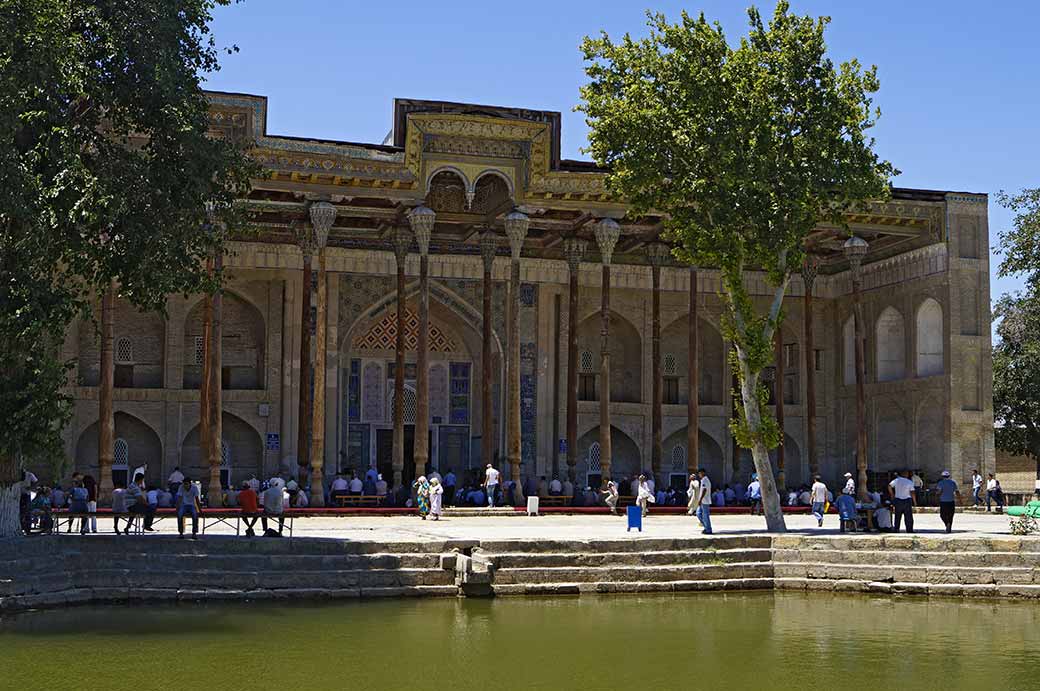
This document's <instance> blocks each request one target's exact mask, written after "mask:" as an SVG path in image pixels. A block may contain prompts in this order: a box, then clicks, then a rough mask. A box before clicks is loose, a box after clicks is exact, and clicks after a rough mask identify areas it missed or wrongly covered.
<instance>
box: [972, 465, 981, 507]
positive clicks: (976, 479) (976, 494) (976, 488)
mask: <svg viewBox="0 0 1040 691" xmlns="http://www.w3.org/2000/svg"><path fill="white" fill-rule="evenodd" d="M971 500H972V507H973V508H976V509H977V508H979V507H980V506H982V473H980V472H979V469H978V468H973V469H972V471H971Z"/></svg>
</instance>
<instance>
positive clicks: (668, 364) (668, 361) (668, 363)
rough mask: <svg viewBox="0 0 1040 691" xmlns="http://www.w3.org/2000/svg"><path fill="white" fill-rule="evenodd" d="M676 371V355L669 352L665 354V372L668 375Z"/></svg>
mask: <svg viewBox="0 0 1040 691" xmlns="http://www.w3.org/2000/svg"><path fill="white" fill-rule="evenodd" d="M675 372H676V362H675V356H674V355H672V354H671V353H668V354H667V355H665V356H664V373H665V374H666V375H674V374H675Z"/></svg>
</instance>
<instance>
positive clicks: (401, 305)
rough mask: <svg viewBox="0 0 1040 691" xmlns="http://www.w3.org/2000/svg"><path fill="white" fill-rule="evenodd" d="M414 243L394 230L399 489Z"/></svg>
mask: <svg viewBox="0 0 1040 691" xmlns="http://www.w3.org/2000/svg"><path fill="white" fill-rule="evenodd" d="M411 245H412V234H411V233H410V232H409V231H408V229H407V228H405V227H404V226H398V227H397V229H396V231H395V233H394V257H396V259H397V342H396V344H395V352H394V411H393V413H394V442H393V443H394V447H393V459H392V465H393V470H394V484H393V487H394V489H400V487H401V482H402V480H403V474H404V310H405V276H404V265H405V262H406V261H407V260H408V250H409V249H410V248H411Z"/></svg>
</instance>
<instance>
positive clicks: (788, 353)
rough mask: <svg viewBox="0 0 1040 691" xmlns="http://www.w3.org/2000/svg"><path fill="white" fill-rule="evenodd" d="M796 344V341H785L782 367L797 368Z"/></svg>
mask: <svg viewBox="0 0 1040 691" xmlns="http://www.w3.org/2000/svg"><path fill="white" fill-rule="evenodd" d="M798 364H799V362H798V344H797V343H785V344H784V367H786V368H788V369H797V368H798Z"/></svg>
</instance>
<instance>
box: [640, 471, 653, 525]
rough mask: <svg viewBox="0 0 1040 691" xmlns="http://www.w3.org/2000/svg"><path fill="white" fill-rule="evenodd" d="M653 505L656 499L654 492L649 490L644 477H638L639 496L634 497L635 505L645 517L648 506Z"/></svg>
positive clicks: (648, 484)
mask: <svg viewBox="0 0 1040 691" xmlns="http://www.w3.org/2000/svg"><path fill="white" fill-rule="evenodd" d="M655 503H657V499H656V498H655V497H654V491H653V490H652V489H650V483H648V482H647V481H646V475H640V476H639V494H638V495H637V496H636V504H638V505H639V509H640V510H641V511H642V512H643V515H644V516H645V515H647V513H648V507H649V505H650V504H655Z"/></svg>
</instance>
